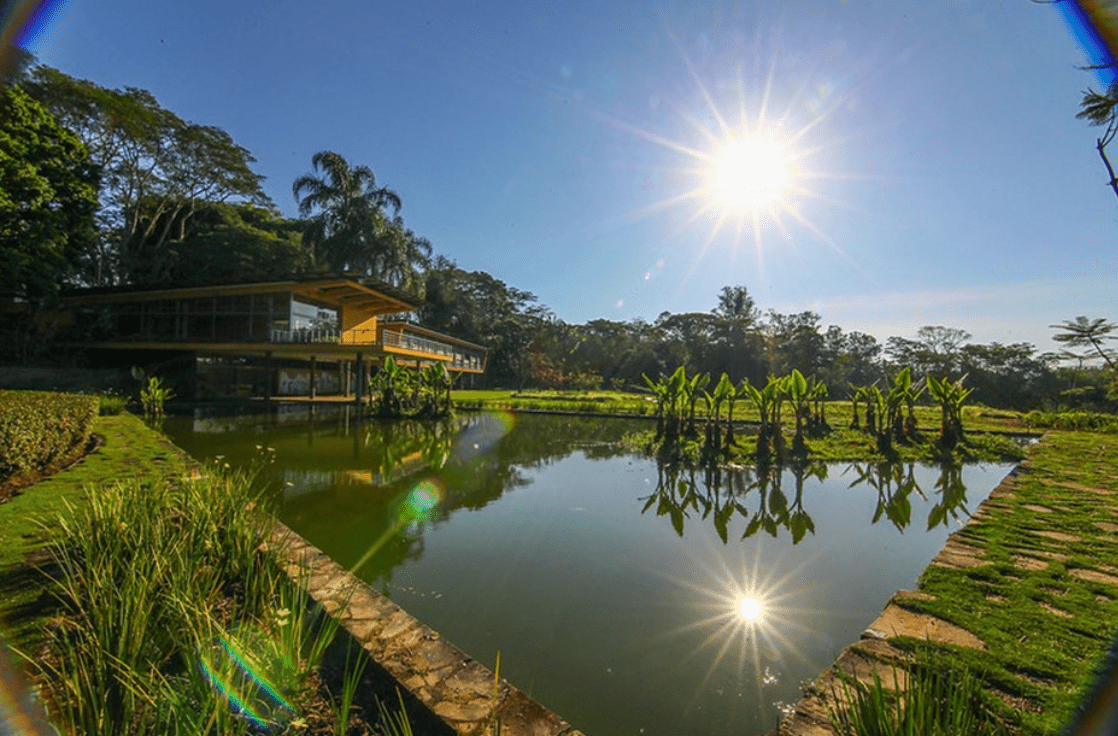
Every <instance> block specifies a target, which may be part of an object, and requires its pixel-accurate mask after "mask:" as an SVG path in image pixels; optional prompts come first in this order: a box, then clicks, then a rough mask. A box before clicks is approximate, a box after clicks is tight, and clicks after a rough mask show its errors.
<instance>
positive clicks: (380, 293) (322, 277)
mask: <svg viewBox="0 0 1118 736" xmlns="http://www.w3.org/2000/svg"><path fill="white" fill-rule="evenodd" d="M279 291H292V292H295V293H297V294H300V295H302V296H305V297H308V298H310V299H316V300H318V301H321V302H324V303H326V304H330V305H334V306H339V307H341V306H347V307H350V306H356V307H361V308H371V309H374V310H376V311H377V312H379V313H381V314H390V313H393V312H410V311H413V310H415V309H418V308H419V307H420V306H421V305H422V304H423V301H422V300H421V299H419V298H417V297H415V296H413V295H411V294H409V293H407V292H405V291H403V290H402V289H398V288H396V287H395V286H389V285H388V284H385V283H382V282H380V281H376V280H375V279H370V278H367V277H364V276H357V275H352V274H344V273H343V274H314V275H309V276H297V277H293V278H289V279H284V280H282V281H255V282H235V283H225V284H209V285H206V286H165V285H163V286H151V285H134V284H133V285H127V286H99V287H85V288H78V289H63V290H62V291H61V292H60V294H59V296H60V298H61V300H62V302H63V304H67V305H81V304H119V303H124V302H130V301H153V300H156V299H192V298H199V297H213V296H236V295H238V294H264V293H273V292H279Z"/></svg>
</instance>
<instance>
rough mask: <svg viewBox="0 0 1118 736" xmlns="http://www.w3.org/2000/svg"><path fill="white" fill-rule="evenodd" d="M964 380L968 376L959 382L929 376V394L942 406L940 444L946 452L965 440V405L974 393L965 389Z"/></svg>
mask: <svg viewBox="0 0 1118 736" xmlns="http://www.w3.org/2000/svg"><path fill="white" fill-rule="evenodd" d="M964 379H966V376H963V378H960V379H959V380H958V381H952V380H951V379H949V378H943V379H941V380H937V379H936V378H935V377H934V376H928V393H930V394H931V395H932V398H933V399H935V401H936V403H938V404H939V406H940V417H941V422H940V431H939V444H940V447H942V448H943V449H944V450H948V451H950V450H954V449H955V447H956V446H958V444H959V441H960V440H961V439H962V438H963V403H964V402H966V400H967V397H968V396H970V395H971V392H972V391H973V389H969V388H963V380H964Z"/></svg>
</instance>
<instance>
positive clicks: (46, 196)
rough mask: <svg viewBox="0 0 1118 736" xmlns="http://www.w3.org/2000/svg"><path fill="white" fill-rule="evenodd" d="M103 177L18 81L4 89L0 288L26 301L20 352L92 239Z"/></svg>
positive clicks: (0, 99)
mask: <svg viewBox="0 0 1118 736" xmlns="http://www.w3.org/2000/svg"><path fill="white" fill-rule="evenodd" d="M97 179H98V177H97V168H96V167H95V166H94V165H93V164H92V163H91V162H90V160H89V156H88V154H87V152H86V150H85V147H84V146H82V143H81V141H80V140H78V138H77V136H75V135H74V134H73V133H71V132H70V131H68V130H66V129H65V128H63V127H62V126H61V125H59V124H58V121H57V120H55V119H54V118H53V117H52V116H51V114H50V113H49V112H47V110H45V109H44V108H43V106H42V105H40V104H38V103H37V102H35V101H34V100H33V99H31V98H30V97H29V96H28V95H27V94H26V93H25V92H24V91H23V90H21V89H20V88H19V87H8V88H7V89H5V90H3V91H2V92H0V293H5V294H8V295H11V296H14V297H16V299H18V300H19V301H20V302H21V303H22V305H23V311H22V316H21V318H20V319H19V320H17V324H9V325H8V326H9V327H14V328H15V332H16V339H15V340H14V341H10V342H9V343H8V345H9V347H14V348H15V349H16V352H17V354H21V353H23V352H24V348H26V347H27V346H28V345H29V344H31V343H30V338H31V337H32V332H33V330H34V326H35V322H36V318H37V316H38V313H39V311H40V310H41V309H42V308H43V307H45V306H47V305H49V303H50V302H51V301H52V300H53V299H54V297H55V296H56V295H57V292H58V289H59V287H60V286H61V285H62V283H63V282H65V281H67V280H69V279H71V278H72V277H73V276H74V274H75V272H76V270H77V266H78V264H79V263H80V262H81V260H82V258H83V257H84V256H85V255H86V253H88V252H89V250H90V249H91V247H92V244H93V242H94V238H95V236H96V228H95V222H94V213H95V212H96V208H97Z"/></svg>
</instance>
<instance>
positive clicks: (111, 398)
mask: <svg viewBox="0 0 1118 736" xmlns="http://www.w3.org/2000/svg"><path fill="white" fill-rule="evenodd" d="M99 398H100V411H99V413H100V414H101V416H103V417H115V416H116V415H117V414H120V413H121V412H122V411H124V407H125V406H126V405H127V404H128V398H127V397H125V396H118V395H117V394H101V396H100V397H99Z"/></svg>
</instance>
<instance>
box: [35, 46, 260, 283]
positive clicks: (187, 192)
mask: <svg viewBox="0 0 1118 736" xmlns="http://www.w3.org/2000/svg"><path fill="white" fill-rule="evenodd" d="M24 86H25V87H26V89H27V90H28V92H29V93H30V94H31V95H32V96H33V97H35V98H36V99H37V100H38V101H39V102H41V103H42V104H43V105H44V106H45V107H46V108H47V109H48V110H50V111H51V112H52V113H53V114H54V116H55V117H56V118H58V120H59V121H60V122H61V123H62V124H63V125H64V126H65V127H67V128H69V129H71V130H73V131H74V132H75V133H77V135H78V137H79V138H81V140H82V142H83V143H84V144H85V146H86V148H87V150H88V151H89V155H90V157H91V159H92V160H93V162H94V163H95V164H97V165H98V166H99V167H100V170H101V190H100V211H99V214H98V217H99V220H100V225H101V231H102V240H101V242H100V244H99V248H98V250H97V252H96V254H95V257H94V259H93V262H92V263H91V264H90V267H89V269H88V272H87V273H86V274H85V280H86V281H88V282H90V283H94V284H108V283H114V282H125V283H129V282H130V283H141V282H149V283H159V282H165V281H167V280H168V278H169V275H168V270H169V268H170V260H169V258H168V251H169V250H170V248H171V244H173V243H176V242H181V241H182V240H183V239H185V237H186V235H187V234H188V233H189V230H190V227H191V225H192V219H193V216H194V214H195V213H197V211H198V209H199V207H200V206H202V205H203V204H205V203H210V202H226V201H242V202H252V203H255V204H261V205H266V204H270V202H269V200H268V198H267V197H266V196H265V195H264V192H263V190H262V189H261V182H262V181H263V177H262V176H261V175H259V174H257V173H256V172H254V171H253V170H252V164H253V163H254V162H255V159H254V158H253V157H252V155H251V154H250V153H249V152H248V150H247V149H245V148H243V147H241V146H239V145H237V144H236V143H235V142H234V141H233V139H232V137H231V136H230V135H229V134H228V133H227V132H225V131H224V130H222V129H220V128H216V127H213V126H207V125H198V124H195V123H190V122H187V121H185V120H183V119H181V118H180V117H179V116H177V115H175V114H174V113H173V112H171V111H169V110H166V109H164V108H163V107H161V106H160V105H159V103H158V102H157V101H156V99H155V97H153V96H152V95H151V93H150V92H147V91H146V90H142V89H135V88H131V87H127V88H125V89H122V90H120V89H107V88H105V87H101V86H99V85H97V84H94V83H93V82H90V81H88V80H84V79H75V78H73V77H70V76H68V75H66V74H63V73H62V72H60V71H58V70H57V69H52V68H50V67H47V66H39V67H36V68H35V69H33V70H32V71H31V73H30V75H29V76H28V78H27V80H26V81H25V82H24Z"/></svg>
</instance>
